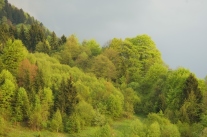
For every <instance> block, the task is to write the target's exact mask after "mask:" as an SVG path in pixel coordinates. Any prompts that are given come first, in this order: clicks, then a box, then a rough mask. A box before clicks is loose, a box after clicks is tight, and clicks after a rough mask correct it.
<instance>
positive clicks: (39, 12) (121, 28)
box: [9, 0, 207, 77]
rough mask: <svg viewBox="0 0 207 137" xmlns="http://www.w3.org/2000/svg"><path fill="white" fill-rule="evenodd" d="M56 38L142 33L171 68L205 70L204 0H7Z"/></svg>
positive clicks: (101, 38) (206, 20) (99, 38)
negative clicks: (51, 32) (43, 26)
mask: <svg viewBox="0 0 207 137" xmlns="http://www.w3.org/2000/svg"><path fill="white" fill-rule="evenodd" d="M9 2H11V3H12V4H14V5H16V6H18V7H20V8H23V9H24V10H25V11H27V12H29V13H30V14H31V15H32V16H34V17H35V18H37V19H38V20H40V21H41V22H43V24H44V25H45V26H47V27H48V28H49V29H51V30H54V31H55V32H56V33H57V34H58V35H59V36H60V35H62V34H65V35H71V34H74V33H75V34H76V35H77V36H78V38H79V39H80V41H82V40H83V39H91V38H94V39H96V40H97V41H98V42H99V43H100V44H101V45H104V44H105V43H106V42H107V41H108V40H110V39H112V38H114V37H117V38H123V39H124V38H126V37H135V36H136V35H138V34H143V33H145V34H148V35H150V36H151V37H152V39H153V40H154V41H155V43H156V45H157V47H158V48H159V50H160V51H161V52H162V55H163V59H164V61H165V62H166V63H167V64H169V65H170V67H172V68H176V67H178V66H184V67H187V68H190V70H192V71H193V72H195V73H196V74H197V75H198V76H199V77H204V76H205V75H206V74H207V63H205V62H204V61H205V60H204V59H205V58H207V54H205V51H207V46H206V45H207V41H206V40H205V39H206V36H207V25H206V24H207V8H206V7H207V1H206V0H173V1H171V0H130V1H125V0H113V1H110V0H105V1H97V0H87V1H81V0H59V1H58V0H34V1H31V0H21V1H20V0H9Z"/></svg>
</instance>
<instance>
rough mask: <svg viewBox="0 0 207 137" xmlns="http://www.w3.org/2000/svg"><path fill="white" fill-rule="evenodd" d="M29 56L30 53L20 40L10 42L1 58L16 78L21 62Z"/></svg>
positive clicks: (7, 43)
mask: <svg viewBox="0 0 207 137" xmlns="http://www.w3.org/2000/svg"><path fill="white" fill-rule="evenodd" d="M27 54H28V51H27V50H26V48H25V47H24V46H23V44H22V42H21V41H20V40H14V41H12V40H8V41H7V42H6V45H5V47H4V49H3V51H2V54H1V56H0V57H1V59H2V62H3V64H4V67H5V69H7V70H9V71H10V72H11V73H12V74H13V75H15V76H16V74H17V70H18V67H19V65H20V62H21V61H22V60H23V59H24V58H26V56H27Z"/></svg>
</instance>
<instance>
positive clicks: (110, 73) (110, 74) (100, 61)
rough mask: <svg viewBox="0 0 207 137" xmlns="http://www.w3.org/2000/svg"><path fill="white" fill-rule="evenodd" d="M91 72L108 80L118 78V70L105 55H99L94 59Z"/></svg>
mask: <svg viewBox="0 0 207 137" xmlns="http://www.w3.org/2000/svg"><path fill="white" fill-rule="evenodd" d="M91 72H93V73H94V74H95V75H96V76H97V77H103V78H106V79H107V80H112V79H115V78H116V68H115V66H114V64H113V63H112V62H111V61H110V60H109V59H108V58H107V57H106V56H103V55H98V56H97V57H95V58H94V60H93V63H92V66H91Z"/></svg>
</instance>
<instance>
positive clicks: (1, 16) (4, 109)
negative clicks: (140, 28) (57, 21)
mask: <svg viewBox="0 0 207 137" xmlns="http://www.w3.org/2000/svg"><path fill="white" fill-rule="evenodd" d="M0 9H1V11H0V20H1V24H0V127H1V128H0V136H12V135H14V134H22V133H23V132H25V136H37V135H38V134H40V135H42V136H48V135H49V136H57V135H61V136H67V135H69V136H82V135H83V134H85V135H86V136H87V135H88V136H98V137H102V136H103V137H108V136H130V137H133V136H140V137H145V136H153V137H159V136H162V137H166V136H173V137H179V136H182V137H196V136H203V137H204V136H206V134H207V128H206V127H207V111H206V110H207V92H206V91H207V81H205V80H203V79H198V78H197V77H196V75H195V74H193V73H191V72H190V71H189V70H188V69H185V68H177V69H175V70H172V69H170V68H168V66H167V65H166V63H165V62H163V60H162V56H161V53H160V51H159V50H158V49H157V47H156V44H155V42H154V41H153V40H152V39H151V37H150V36H148V35H146V34H144V35H138V36H135V37H131V38H126V39H118V38H113V39H112V40H111V41H110V42H109V43H108V45H106V46H105V47H101V46H100V45H99V43H97V42H96V40H84V41H83V42H80V41H79V40H78V38H77V37H76V36H75V35H71V36H68V38H66V37H65V36H64V35H63V36H62V37H61V38H58V37H57V36H56V34H55V32H50V31H49V30H47V29H46V27H44V26H43V24H42V23H40V22H39V21H36V20H35V19H34V18H33V17H31V16H30V15H28V14H27V13H25V12H24V11H23V10H22V9H20V10H19V9H17V8H15V7H14V6H11V5H10V4H9V3H8V2H7V0H5V1H4V0H0ZM10 13H11V14H10ZM16 16H18V17H17V18H16ZM19 17H21V19H20V18H19ZM16 130H17V131H16ZM17 132H18V133H17ZM86 132H87V133H86ZM30 133H31V134H30ZM53 133H54V134H53Z"/></svg>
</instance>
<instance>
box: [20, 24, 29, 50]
mask: <svg viewBox="0 0 207 137" xmlns="http://www.w3.org/2000/svg"><path fill="white" fill-rule="evenodd" d="M29 38H30V37H29V35H28V33H27V31H26V30H25V27H24V25H21V27H20V32H19V39H20V40H21V41H22V43H23V44H24V45H25V46H26V47H27V49H29V41H28V40H29Z"/></svg>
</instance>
